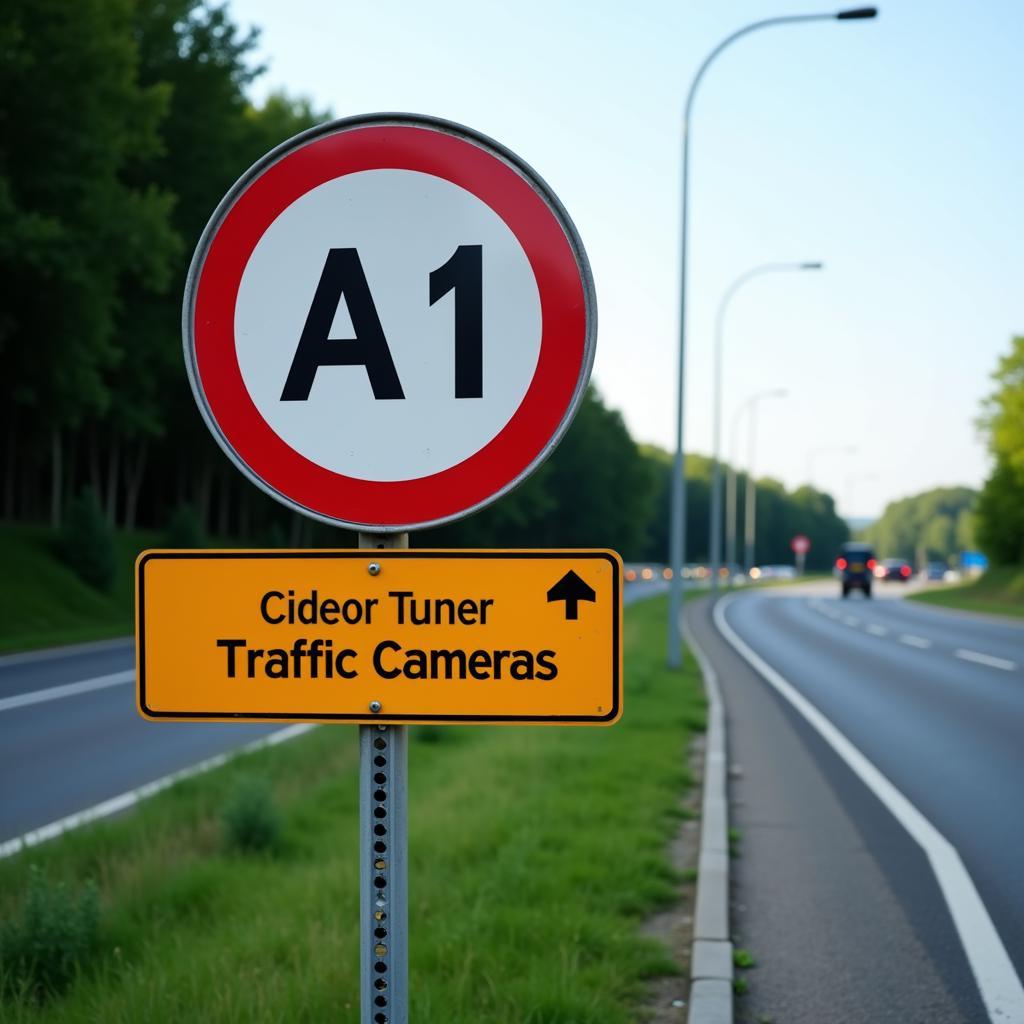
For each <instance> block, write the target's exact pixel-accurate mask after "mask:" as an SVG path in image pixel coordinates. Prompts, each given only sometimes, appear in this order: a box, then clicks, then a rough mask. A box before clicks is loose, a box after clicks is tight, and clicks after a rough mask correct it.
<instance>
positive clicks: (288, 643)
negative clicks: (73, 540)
mask: <svg viewBox="0 0 1024 1024" xmlns="http://www.w3.org/2000/svg"><path fill="white" fill-rule="evenodd" d="M339 310H345V311H346V312H347V316H343V317H341V322H339V323H337V324H336V323H335V321H336V319H338V317H337V314H338V312H339ZM344 321H347V322H344ZM596 337H597V309H596V300H595V296H594V284H593V278H592V276H591V273H590V264H589V262H588V260H587V255H586V252H585V251H584V249H583V243H582V242H581V240H580V238H579V235H578V234H577V232H576V229H575V227H574V226H573V224H572V221H571V220H570V219H569V216H568V214H567V213H566V212H565V210H564V209H563V207H562V205H561V203H560V202H559V201H558V198H557V196H556V195H555V194H554V192H552V191H551V189H550V188H549V187H548V186H547V185H546V184H545V183H544V181H543V180H542V179H541V178H540V177H539V176H538V175H537V174H536V173H535V172H534V171H533V170H532V169H531V168H530V167H529V166H528V165H527V164H526V163H524V162H523V161H522V160H521V159H520V158H519V157H518V156H516V155H515V154H514V153H511V152H510V151H509V150H507V149H506V148H505V147H504V146H502V145H500V144H499V143H497V142H495V141H494V140H492V139H489V138H487V137H486V136H483V135H481V134H480V133H479V132H475V131H472V130H471V129H469V128H465V127H463V126H462V125H457V124H453V123H452V122H449V121H442V120H440V119H438V118H434V117H426V116H422V115H414V114H394V113H384V114H371V115H366V116H361V117H351V118H344V119H341V120H337V121H332V122H330V123H328V124H323V125H319V126H317V127H315V128H312V129H310V130H309V131H307V132H303V133H302V134H300V135H297V136H295V137H294V138H292V139H289V140H288V141H287V142H284V143H282V144H281V145H280V146H278V147H277V148H276V149H274V150H273V151H272V152H270V153H267V154H265V155H264V156H263V157H261V158H260V159H259V160H258V161H257V162H256V163H255V164H254V165H253V166H252V167H251V168H249V170H248V171H246V172H245V174H243V175H242V177H241V178H240V179H239V180H238V181H237V182H236V183H235V184H234V185H233V186H232V188H231V189H230V190H229V191H228V193H227V195H226V196H225V197H224V199H223V200H222V201H221V203H220V205H219V206H218V207H217V209H216V211H215V212H214V214H213V217H212V218H211V220H210V222H209V224H208V225H207V227H206V229H205V231H204V232H203V234H202V237H201V238H200V240H199V244H198V246H197V248H196V252H195V255H194V257H193V261H192V265H191V268H190V270H189V275H188V280H187V282H186V286H185V299H184V304H183V308H182V338H183V342H184V350H185V362H186V367H187V370H188V374H189V381H190V383H191V385H192V389H193V393H194V395H195V398H196V402H197V404H198V406H199V410H200V412H201V413H202V415H203V417H204V419H205V420H206V423H207V426H208V427H209V428H210V430H211V432H212V434H213V436H214V438H215V440H216V441H217V443H218V444H219V445H220V446H221V447H222V448H223V450H224V452H225V453H226V454H227V456H228V458H229V459H231V461H232V462H233V463H234V464H235V466H236V467H237V468H238V469H239V470H241V471H242V473H243V474H245V476H247V477H248V478H249V480H250V481H252V482H253V483H254V484H255V485H256V486H257V487H259V488H260V489H262V490H263V491H265V492H266V493H267V494H269V495H270V496H271V497H272V498H274V499H275V500H276V501H279V502H281V503H282V504H283V505H285V506H287V507H288V508H290V509H291V510H292V511H293V512H297V513H298V514H300V515H304V516H308V517H310V518H312V519H317V520H319V521H321V522H325V523H328V524H331V525H336V526H342V527H345V528H348V529H352V530H358V531H360V533H359V548H360V549H364V550H365V551H366V554H367V561H366V565H365V571H366V572H367V573H368V575H366V576H363V575H360V577H359V583H358V585H357V586H356V590H357V591H359V592H360V593H362V594H363V595H364V596H363V598H362V599H361V598H359V597H358V595H357V594H353V593H351V592H350V593H349V594H347V595H337V594H328V593H327V591H328V590H329V589H333V588H335V587H337V586H338V584H339V574H338V573H336V572H334V571H333V570H334V569H335V567H336V566H339V565H342V564H347V565H348V566H349V570H350V569H351V568H352V567H353V562H354V560H353V558H352V553H351V552H340V551H339V552H325V553H323V558H322V559H319V567H318V568H314V566H313V564H312V563H313V562H314V561H317V559H316V558H314V554H315V553H313V552H292V553H291V555H293V556H295V557H296V559H298V561H301V562H302V567H299V566H298V562H296V564H295V565H291V564H289V565H286V564H285V563H284V562H282V561H281V560H280V558H281V555H280V553H277V552H273V551H248V552H227V551H220V552H208V553H207V554H209V555H210V559H204V560H202V562H200V560H198V559H197V558H196V557H195V556H196V555H197V553H196V552H166V551H164V552H145V553H143V555H142V556H140V558H139V561H138V562H137V566H136V623H137V625H136V630H137V643H136V649H137V651H138V652H140V653H138V655H137V658H138V673H137V676H138V689H137V699H138V707H139V711H140V713H141V714H142V715H143V716H144V717H147V718H163V719H181V720H197V719H204V718H205V719H216V720H221V719H226V720H232V721H242V720H247V719H248V720H255V721H268V720H270V721H295V720H299V721H335V722H341V721H350V722H358V723H359V750H360V762H359V763H360V789H359V793H360V797H359V807H360V812H359V813H360V851H359V856H360V869H359V870H360V950H361V953H360V956H361V971H360V977H361V986H362V991H361V1017H360V1019H361V1022H362V1024H407V1021H408V1015H409V1008H408V904H407V898H406V896H407V836H406V803H407V789H406V781H407V776H406V764H407V760H406V759H407V745H408V736H407V726H406V725H405V724H396V722H422V721H430V720H444V721H474V722H476V723H488V722H499V721H525V720H531V721H532V720H536V721H543V722H546V723H548V724H559V725H561V724H570V723H576V724H593V725H611V724H612V723H614V722H615V721H616V720H617V718H618V716H619V715H620V714H621V710H622V700H621V692H622V691H621V675H622V672H621V643H620V635H621V607H622V597H621V585H620V574H621V571H622V563H621V560H620V559H619V557H618V556H617V555H615V554H614V553H612V552H590V553H586V552H576V553H573V552H568V553H566V554H565V557H563V556H562V555H561V554H560V553H551V552H548V553H546V554H544V555H542V556H540V557H535V556H536V555H537V553H533V554H532V555H531V554H527V555H526V556H525V557H526V558H528V559H529V558H533V561H534V563H536V564H535V565H534V570H533V571H534V572H535V575H537V576H538V578H537V579H533V580H532V582H530V585H529V586H526V587H525V589H522V588H523V587H524V586H525V582H524V581H525V575H524V572H525V570H523V569H521V568H520V567H517V568H516V569H515V570H514V571H513V569H512V568H510V567H511V566H512V565H513V564H514V560H513V559H507V560H506V561H505V562H503V563H501V564H502V565H505V567H506V568H505V570H504V572H498V571H497V570H494V571H493V573H492V574H485V572H484V570H483V569H482V568H481V569H480V570H479V572H477V571H476V570H474V569H473V567H472V566H471V565H469V563H468V562H466V563H464V564H463V565H462V566H461V567H460V568H459V570H458V571H457V572H452V573H451V574H450V577H451V579H449V580H448V581H446V583H447V588H448V589H449V590H451V593H437V592H436V591H434V589H433V587H430V588H429V589H428V591H427V592H426V594H425V596H422V597H420V600H421V601H422V600H426V599H429V600H428V604H427V605H420V606H419V608H420V609H421V610H420V611H419V612H416V611H414V609H413V601H414V599H415V598H416V594H414V590H415V584H419V585H421V586H422V585H423V584H424V582H425V577H424V575H423V573H422V571H421V570H422V568H423V566H424V565H425V559H429V558H430V557H438V556H442V555H443V554H444V553H443V552H434V553H433V554H432V555H431V553H429V552H424V553H423V556H424V557H419V555H420V553H418V552H412V553H408V554H403V555H396V554H394V553H391V554H390V555H385V553H384V551H385V549H394V548H408V546H409V536H408V533H407V532H406V531H408V530H410V529H420V528H422V527H427V526H437V525H440V524H442V523H449V522H454V521H456V520H458V519H461V518H463V517H464V516H467V515H469V514H471V513H472V512H475V511H477V510H478V509H481V508H484V507H485V506H486V505H489V504H491V503H492V502H494V501H497V500H499V499H500V498H501V497H502V496H503V495H504V494H507V493H508V491H510V490H511V489H512V488H513V487H515V486H516V485H517V484H519V483H521V482H522V481H523V480H525V479H526V478H527V477H528V476H529V475H530V474H531V473H533V472H534V471H535V470H536V469H537V468H538V467H539V466H540V464H541V463H542V462H543V461H544V460H545V459H546V458H547V457H548V455H550V454H551V451H552V450H553V449H554V447H555V445H557V444H558V442H559V440H560V439H561V438H562V436H563V435H564V434H565V431H566V430H567V429H568V428H569V424H570V423H571V422H572V419H573V417H574V415H575V414H576V411H577V409H578V408H579V405H580V403H581V402H582V401H583V397H584V394H585V393H586V387H587V381H588V380H589V378H590V371H591V367H592V366H593V362H594V346H595V343H596ZM339 438H343V439H344V440H343V442H342V443H339V442H338V439H339ZM374 550H380V551H381V555H380V556H379V561H377V562H375V560H374V557H373V551H374ZM498 554H500V553H495V552H491V553H489V554H488V553H486V552H484V553H476V552H474V553H467V555H468V556H470V557H477V556H478V555H479V556H480V557H481V565H483V564H484V563H486V564H487V565H488V567H489V568H491V567H493V566H497V565H498V564H499V559H497V558H496V557H495V556H496V555H498ZM577 556H579V557H577ZM357 557H358V556H357ZM239 559H242V561H239ZM545 559H546V560H547V561H545ZM552 559H554V560H561V562H562V564H561V565H559V566H557V569H558V572H557V573H556V572H555V571H554V566H553V562H552V561H551V560H552ZM581 559H583V560H585V561H586V564H587V566H589V567H590V568H588V569H587V570H586V571H585V572H584V570H582V569H581V572H584V574H585V575H586V577H587V578H586V579H584V578H583V576H581V575H580V573H578V572H577V571H576V569H577V568H580V566H581V564H582V562H581ZM329 560H333V562H334V563H335V565H333V566H332V565H331V562H330V561H329ZM243 562H244V564H243ZM399 563H401V568H399ZM523 564H524V565H525V563H523ZM383 566H387V567H389V570H388V571H389V572H390V571H394V572H395V576H394V577H391V576H388V577H387V580H390V579H392V578H396V579H406V584H405V585H403V586H402V587H401V588H400V589H396V588H395V587H394V586H393V585H392V586H391V587H390V588H389V589H385V590H384V591H383V592H380V591H376V589H374V592H370V591H368V590H367V585H368V583H369V582H370V581H375V582H378V583H385V582H387V580H385V581H380V580H378V579H377V578H378V577H379V576H380V574H381V571H382V567H383ZM417 566H419V569H417V568H416V567H417ZM227 569H230V570H231V571H230V572H226V570H227ZM346 571H348V570H346ZM410 571H411V572H412V575H411V576H407V574H408V573H409V572H410ZM289 573H291V574H292V575H289ZM295 573H298V574H299V575H298V576H297V575H295ZM307 573H312V574H313V576H314V577H315V578H316V581H317V582H315V583H311V584H310V585H309V586H305V585H304V584H303V583H301V581H300V578H299V577H300V576H302V575H303V574H307ZM344 575H345V572H341V573H340V576H341V577H344ZM494 576H497V577H499V578H500V579H499V582H500V581H501V580H504V583H506V584H508V586H506V587H505V589H504V590H503V591H502V593H501V594H498V593H493V594H488V593H487V591H488V589H489V588H491V587H492V580H493V578H494ZM511 576H515V579H514V580H511V579H510V578H506V577H511ZM214 578H215V579H214ZM349 578H350V582H351V572H349ZM203 580H205V581H206V582H207V583H210V582H211V580H212V581H213V582H214V583H215V584H216V587H215V588H214V589H212V590H211V589H209V588H208V589H206V590H205V591H204V590H203V589H202V584H201V581H203ZM147 581H148V583H147ZM513 584H515V586H513ZM516 587H519V588H520V589H519V590H516ZM147 588H148V589H147ZM456 590H459V592H456ZM462 591H464V592H462ZM196 593H200V594H202V595H203V596H204V599H205V600H206V601H207V602H208V603H209V607H210V615H209V616H208V617H205V618H203V619H202V621H203V622H204V629H205V630H206V632H204V634H203V638H202V640H201V641H198V642H196V643H194V644H192V646H191V647H190V648H189V650H188V651H183V650H182V649H181V645H180V643H179V637H180V634H181V632H182V631H181V622H182V621H200V617H199V616H197V613H196V610H195V607H194V602H193V600H192V596H194V595H195V594H196ZM523 594H525V595H526V596H527V598H528V600H527V602H526V604H524V603H523V601H522V595H523ZM147 595H148V597H147ZM406 601H408V608H407V606H406V603H405V602H406ZM581 603H582V604H583V609H581V608H580V605H581ZM527 606H528V607H529V608H530V609H531V611H530V612H527V611H526V610H525V609H526V607H527ZM424 607H426V608H427V609H429V610H428V611H425V612H424V611H423V610H422V609H423V608H424ZM373 609H376V612H375V614H374V615H373V616H372V618H373V623H371V612H372V611H373ZM499 609H500V612H499ZM488 610H489V611H490V619H489V620H488V619H487V612H488ZM445 616H447V619H448V622H447V625H449V626H452V627H456V626H458V627H459V629H460V630H461V628H462V627H466V628H469V629H471V630H472V631H473V632H472V633H471V635H470V637H467V638H466V642H467V643H469V641H470V639H471V638H472V639H475V640H476V641H477V642H475V643H473V644H472V645H471V647H470V648H468V649H464V648H463V647H462V645H461V641H462V637H461V636H460V635H458V633H459V630H455V631H454V632H453V633H452V635H451V639H450V641H449V640H447V639H446V637H445V635H443V634H442V633H441V632H436V631H434V630H435V627H438V626H444V625H446V623H445V622H444V621H443V620H444V618H445ZM538 619H542V620H545V621H546V622H547V624H548V625H547V626H546V627H545V632H544V634H543V639H542V641H541V642H538V643H535V644H534V643H532V642H531V641H532V640H533V638H532V637H527V636H523V635H521V633H520V631H519V626H520V624H521V623H525V624H527V625H529V624H530V623H531V622H533V621H535V620H538ZM420 627H424V632H423V634H417V639H418V637H419V636H420V635H422V636H423V637H424V639H427V640H431V641H432V643H433V646H431V644H430V643H428V644H426V645H425V648H424V649H421V647H424V645H421V644H419V643H418V642H414V643H412V644H409V645H408V646H409V648H410V649H409V650H406V648H405V645H406V644H407V638H406V636H405V633H404V632H398V631H397V630H399V629H402V630H405V631H408V630H409V629H419V628H420ZM210 630H213V632H210ZM373 630H377V631H382V630H386V633H382V634H381V633H379V632H378V633H373V632H372V631H373ZM432 631H433V632H432ZM257 632H258V633H259V635H260V638H261V639H260V641H259V642H255V643H253V644H252V645H251V646H250V644H249V638H253V639H255V637H256V633H257ZM264 641H266V642H264ZM335 642H337V646H334V645H335ZM592 646H596V647H597V648H598V649H599V650H600V651H601V654H600V655H598V667H599V668H600V669H601V671H600V672H599V673H598V676H597V678H598V683H599V685H598V686H597V687H596V688H595V687H593V686H588V685H587V683H588V681H589V680H591V679H592V677H594V672H592V671H590V668H591V667H592V666H590V665H589V663H585V659H586V658H587V657H590V655H589V654H588V648H589V647H592ZM427 648H429V649H427ZM534 648H536V649H534ZM167 652H170V655H169V656H168V657H164V654H165V653H167ZM400 655H401V657H400ZM189 658H192V659H193V661H192V663H190V665H191V667H190V668H189V669H188V670H185V669H183V664H184V663H185V662H186V661H187V660H188V659H189ZM581 659H584V660H583V661H581ZM401 675H404V678H406V679H428V678H429V679H430V680H432V681H433V683H434V684H435V685H434V686H433V687H431V688H429V689H428V688H424V687H419V686H416V687H405V686H402V685H401V683H400V682H399V683H398V684H397V685H394V682H393V681H394V680H396V679H398V677H399V676H401ZM467 677H472V678H473V679H474V680H478V681H481V680H485V679H486V680H489V681H491V684H492V685H491V686H489V687H478V686H473V687H466V686H461V685H458V684H457V683H454V682H453V680H457V679H465V678H467ZM556 677H558V679H559V683H558V685H552V682H553V681H554V680H555V679H556ZM325 679H328V680H334V679H344V680H346V681H347V682H350V683H352V685H351V686H347V687H346V686H330V685H329V686H324V685H321V684H322V682H323V680H325ZM282 680H287V682H286V683H283V684H282V682H281V681H282ZM389 681H391V682H392V683H393V685H392V686H390V687H388V686H387V685H386V684H387V683H388V682H389ZM530 683H539V684H541V685H539V686H535V687H531V686H529V685H528V684H530ZM165 684H166V685H165ZM437 688H440V689H441V690H442V691H443V693H441V694H440V695H439V694H438V692H437ZM445 695H447V696H445ZM467 695H468V696H471V697H474V698H476V699H477V701H478V703H479V701H480V699H481V698H482V699H483V704H482V705H481V706H475V707H463V706H462V705H461V704H460V706H459V707H456V706H455V704H454V703H453V704H451V705H447V704H446V701H447V699H448V697H451V698H452V700H453V701H456V702H458V701H460V700H461V701H464V700H465V698H466V697H467ZM396 698H398V699H396ZM441 704H445V706H444V707H439V706H438V705H441ZM211 709H212V710H211ZM375 718H376V720H375Z"/></svg>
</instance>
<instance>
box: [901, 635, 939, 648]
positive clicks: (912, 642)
mask: <svg viewBox="0 0 1024 1024" xmlns="http://www.w3.org/2000/svg"><path fill="white" fill-rule="evenodd" d="M900 643H901V644H906V645H907V646H908V647H920V648H921V650H922V651H923V650H925V649H926V648H928V647H931V645H932V642H931V640H926V639H925V638H924V637H923V636H914V635H913V633H900Z"/></svg>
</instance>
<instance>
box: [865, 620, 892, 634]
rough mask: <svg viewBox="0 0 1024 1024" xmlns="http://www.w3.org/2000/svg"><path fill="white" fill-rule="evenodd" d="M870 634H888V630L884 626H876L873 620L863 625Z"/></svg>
mask: <svg viewBox="0 0 1024 1024" xmlns="http://www.w3.org/2000/svg"><path fill="white" fill-rule="evenodd" d="M864 628H865V629H866V630H867V631H868V632H869V633H870V634H871V635H872V636H888V634H889V630H887V629H886V628H885V626H876V625H875V624H874V623H873V622H870V623H868V625H866V626H865V627H864Z"/></svg>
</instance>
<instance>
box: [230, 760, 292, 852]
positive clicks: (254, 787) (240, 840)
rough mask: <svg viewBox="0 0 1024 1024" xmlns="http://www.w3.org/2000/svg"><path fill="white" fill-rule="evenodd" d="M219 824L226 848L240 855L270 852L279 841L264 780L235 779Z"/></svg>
mask: <svg viewBox="0 0 1024 1024" xmlns="http://www.w3.org/2000/svg"><path fill="white" fill-rule="evenodd" d="M222 821H223V824H224V839H225V842H226V844H227V846H228V847H229V848H230V849H233V850H238V851H240V852H241V853H267V852H271V851H273V850H274V849H275V848H276V847H277V845H278V843H279V841H280V838H281V815H280V813H279V812H278V809H277V806H276V804H275V803H274V797H273V794H272V793H271V791H270V785H269V784H268V783H267V782H266V780H264V779H259V778H254V777H252V776H246V777H244V778H241V779H239V781H238V783H237V784H236V786H235V789H234V791H233V793H232V794H231V797H230V799H229V800H228V803H227V805H226V806H225V808H224V813H223V816H222Z"/></svg>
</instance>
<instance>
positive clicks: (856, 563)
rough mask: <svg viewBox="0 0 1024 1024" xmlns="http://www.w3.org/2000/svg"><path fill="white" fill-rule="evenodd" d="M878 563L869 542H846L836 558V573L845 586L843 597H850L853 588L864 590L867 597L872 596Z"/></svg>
mask: <svg viewBox="0 0 1024 1024" xmlns="http://www.w3.org/2000/svg"><path fill="white" fill-rule="evenodd" d="M877 564H878V563H877V562H876V560H875V553H874V551H872V550H871V548H870V547H868V545H867V544H859V543H857V542H855V541H852V542H851V543H849V544H844V545H843V546H842V549H841V550H840V552H839V557H838V558H837V559H836V575H837V576H838V577H839V579H840V581H841V583H842V586H843V597H848V596H849V594H850V591H851V590H862V591H863V592H864V596H865V597H870V596H871V580H872V577H873V573H874V571H875V566H876V565H877Z"/></svg>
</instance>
